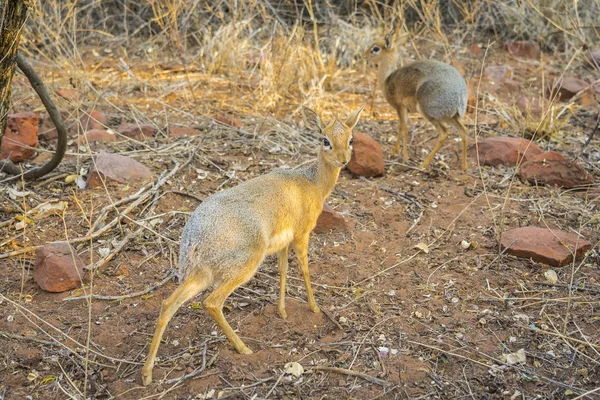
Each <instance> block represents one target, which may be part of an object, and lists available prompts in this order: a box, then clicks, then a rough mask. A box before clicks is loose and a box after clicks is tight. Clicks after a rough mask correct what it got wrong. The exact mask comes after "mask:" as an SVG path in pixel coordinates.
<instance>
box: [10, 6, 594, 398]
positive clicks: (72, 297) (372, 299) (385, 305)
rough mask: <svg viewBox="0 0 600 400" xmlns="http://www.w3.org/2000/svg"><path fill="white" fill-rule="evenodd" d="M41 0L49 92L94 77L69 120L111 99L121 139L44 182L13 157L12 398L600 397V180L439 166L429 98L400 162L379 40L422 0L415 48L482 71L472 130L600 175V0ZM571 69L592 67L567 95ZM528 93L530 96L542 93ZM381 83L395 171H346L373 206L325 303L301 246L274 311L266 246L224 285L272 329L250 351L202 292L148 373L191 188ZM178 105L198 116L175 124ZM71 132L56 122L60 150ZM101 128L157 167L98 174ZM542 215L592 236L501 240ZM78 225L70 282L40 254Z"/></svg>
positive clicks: (371, 108) (26, 104) (356, 216)
mask: <svg viewBox="0 0 600 400" xmlns="http://www.w3.org/2000/svg"><path fill="white" fill-rule="evenodd" d="M7 1H8V0H7ZM31 3H32V11H31V12H30V14H29V16H28V20H27V22H26V25H25V27H24V30H23V33H22V44H21V48H20V51H21V52H22V53H23V54H25V55H26V56H27V58H28V60H30V62H31V63H32V64H33V66H34V67H35V69H36V71H37V72H38V74H39V75H40V76H41V77H42V79H43V80H44V81H45V83H46V85H47V86H48V88H49V90H50V91H51V92H52V93H54V92H55V90H58V89H69V90H72V91H74V93H75V94H76V96H75V95H74V94H72V95H70V96H67V95H64V94H63V95H62V97H61V96H58V95H56V96H54V95H53V96H54V100H55V101H56V102H57V105H58V106H59V108H61V113H62V114H63V118H65V120H66V121H67V124H68V125H69V126H70V129H71V133H72V135H73V136H75V135H76V134H77V132H78V131H80V130H86V129H88V128H89V127H90V126H92V125H94V124H93V123H91V122H90V121H89V119H90V118H89V116H90V115H92V110H100V111H102V112H103V113H104V114H105V115H106V122H104V123H102V124H100V127H101V128H106V129H108V128H110V132H112V133H111V134H114V135H116V137H117V139H116V141H111V142H107V143H94V142H91V141H87V140H88V139H87V136H80V137H83V138H84V139H80V140H82V141H81V143H79V144H77V145H75V144H74V143H72V142H70V143H69V147H68V150H67V154H66V157H65V160H64V161H63V163H62V164H61V165H60V166H59V168H58V169H57V170H56V171H54V172H53V173H51V174H50V175H48V176H47V177H45V178H44V180H42V181H37V182H35V181H34V182H25V181H23V180H17V181H14V180H9V178H10V177H9V176H7V175H5V174H3V173H2V172H0V277H2V279H0V348H2V349H3V351H2V356H1V357H0V399H4V398H6V399H12V398H24V397H25V396H31V398H34V399H35V398H46V399H49V398H61V399H62V398H75V399H83V398H106V399H112V398H119V399H141V398H155V397H156V398H185V399H187V398H190V399H191V398H197V399H208V398H215V399H216V398H236V399H237V398H257V399H258V398H323V397H324V396H328V397H329V398H360V399H363V398H364V399H375V398H380V399H384V398H398V399H425V398H439V399H446V398H448V399H450V398H456V399H458V398H474V399H479V398H489V399H505V398H506V399H508V398H510V399H533V398H552V399H584V398H585V399H593V398H598V397H599V396H600V379H599V378H598V377H599V376H600V374H599V365H600V353H599V351H600V336H599V334H598V332H599V331H600V330H599V325H598V324H600V319H598V317H597V315H598V310H599V306H600V284H599V282H600V270H599V268H598V265H599V263H600V255H599V252H598V246H599V244H600V222H599V214H598V207H599V201H600V200H599V199H600V192H599V191H598V184H597V183H596V184H594V185H591V186H588V187H586V188H576V189H560V188H556V187H552V186H542V185H535V184H534V185H531V184H526V183H523V182H522V181H521V180H519V178H518V166H517V167H508V166H497V167H488V166H483V165H477V164H471V165H470V166H469V170H468V171H467V173H461V172H460V171H459V168H458V165H459V163H458V158H457V154H455V149H457V148H458V147H457V145H456V143H452V141H451V140H449V141H448V144H447V145H446V146H444V147H443V148H442V149H441V150H440V152H439V153H438V156H437V158H436V159H435V160H434V161H433V162H432V165H433V169H432V170H431V171H429V172H425V171H422V170H420V169H419V168H417V167H416V165H418V163H419V161H422V160H423V159H424V157H425V155H426V154H422V153H420V150H419V149H423V150H424V151H425V152H426V153H427V152H428V151H429V150H430V149H431V147H432V146H433V143H434V139H435V137H436V134H435V131H434V130H433V128H432V127H431V125H429V124H428V123H427V121H425V120H423V119H422V118H420V117H419V116H418V115H417V114H414V115H413V114H411V115H410V118H409V125H408V126H409V141H412V144H413V146H411V147H410V149H411V150H410V151H411V152H412V153H411V163H410V164H405V163H403V162H402V161H401V160H400V159H398V157H397V156H395V155H394V154H393V152H392V149H393V148H394V146H395V144H396V142H395V141H396V131H397V125H396V124H397V116H396V113H395V110H393V109H392V108H391V107H389V106H388V105H387V104H386V102H385V100H384V99H383V97H382V96H381V95H380V94H374V90H375V84H376V82H375V74H374V72H373V70H372V69H371V68H368V66H367V64H366V62H367V61H366V60H365V58H364V57H363V52H364V51H365V50H367V48H368V46H369V45H370V44H371V43H373V42H374V41H375V40H376V39H379V38H381V37H382V36H383V35H384V34H385V32H387V31H388V29H389V28H390V23H391V21H392V20H393V19H394V18H396V17H400V21H401V22H402V23H401V29H402V30H404V31H406V32H410V38H409V41H408V43H407V44H406V45H405V46H404V47H403V48H402V49H401V53H402V57H403V58H405V59H430V58H431V59H437V60H440V61H445V62H448V63H450V64H452V65H453V66H455V67H456V68H457V69H458V70H459V71H460V72H461V73H462V74H463V76H464V77H465V79H466V80H467V83H468V86H469V90H470V99H469V114H468V117H467V121H466V125H467V127H468V129H469V135H470V143H471V142H474V143H477V141H478V140H480V139H481V138H483V137H491V136H512V137H517V138H520V137H524V138H531V139H532V140H533V141H534V142H535V144H537V145H538V146H539V147H540V148H541V149H542V150H543V151H548V150H554V151H558V152H560V153H562V154H563V155H564V156H565V157H566V158H568V159H571V160H574V162H575V161H576V162H577V163H579V164H580V165H581V166H582V167H583V168H585V169H586V170H587V171H589V173H590V174H591V175H592V176H593V177H594V179H595V180H596V182H597V181H598V179H600V166H599V165H600V137H598V135H596V136H595V137H593V138H592V140H591V142H590V144H589V145H587V147H585V149H583V148H582V145H583V143H584V142H585V141H586V139H587V138H588V136H589V135H590V133H591V132H592V129H593V128H594V126H597V121H598V120H599V118H600V116H599V112H600V109H599V105H598V104H599V100H600V86H599V85H600V82H599V81H598V79H599V76H600V75H599V71H600V69H599V68H597V61H594V58H593V56H592V51H593V50H594V49H598V48H599V47H600V23H599V22H598V15H600V1H599V0H589V1H563V0H500V1H492V0H480V1H472V2H464V1H459V0H405V1H392V0H383V1H372V0H365V1H353V2H333V1H327V0H304V1H299V0H294V1H281V0H251V1H239V0H238V1H234V0H231V1H229V0H228V1H225V0H222V1H209V0H197V1H191V2H187V1H183V0H152V1H142V0H109V1H92V0H80V1H76V0H68V1H58V0H48V1H35V2H31ZM0 17H1V16H0ZM2 21H3V22H2V23H4V20H2ZM516 40H526V41H532V42H534V43H537V44H538V45H539V46H540V48H541V57H540V58H539V59H528V58H524V57H515V56H512V55H510V54H509V53H508V52H507V51H506V50H505V44H506V43H507V42H509V41H516ZM490 65H508V66H510V67H511V69H512V76H510V77H509V78H505V79H502V80H499V81H497V82H494V81H491V80H489V79H487V78H485V76H484V71H485V68H486V67H487V66H490ZM565 77H575V78H579V79H580V80H582V81H583V82H585V83H586V84H587V86H585V87H584V89H583V90H579V91H577V93H575V94H573V96H571V97H569V98H568V99H563V100H561V98H560V95H559V94H558V89H559V85H560V82H561V79H564V78H565ZM596 88H597V89H596ZM519 97H525V98H527V99H529V100H527V101H524V103H523V104H526V105H527V107H525V109H523V108H520V107H519V106H518V101H517V100H518V99H519ZM12 98H13V103H12V106H11V110H10V112H20V111H33V112H36V113H38V114H40V116H42V118H43V117H44V114H43V113H44V110H43V107H42V104H41V102H39V100H38V98H37V97H36V95H35V93H34V92H33V91H32V89H31V87H30V86H29V83H28V82H27V80H26V79H25V78H24V76H23V75H22V74H21V73H17V74H16V75H15V78H14V79H13V97H12ZM531 99H537V100H538V101H539V110H536V112H535V113H534V112H533V109H532V106H531V104H533V103H532V102H531ZM365 102H367V108H366V110H365V113H364V114H363V117H362V118H363V119H362V121H361V122H360V123H359V125H358V126H357V129H358V130H360V131H362V132H365V133H367V134H369V135H370V136H372V137H373V138H375V139H376V140H377V141H378V142H379V143H380V144H381V146H382V148H383V153H384V156H385V166H386V172H385V176H383V177H381V178H373V179H365V178H362V179H361V178H356V177H354V176H352V175H351V174H350V173H348V172H343V173H342V175H341V176H340V180H339V184H338V186H336V189H335V191H334V192H333V194H332V196H330V198H329V200H328V202H329V204H330V205H331V206H332V208H333V209H335V210H336V211H338V212H339V213H341V215H343V216H344V218H346V221H347V224H348V226H349V227H350V228H349V230H348V231H337V232H331V233H327V234H319V235H315V236H314V237H313V239H312V241H311V246H310V248H309V257H310V260H311V261H310V263H311V278H312V282H313V286H314V289H315V296H316V298H317V302H318V303H319V305H320V306H321V308H322V310H323V314H320V315H315V314H312V313H310V311H309V310H308V308H307V307H306V305H305V298H306V291H305V289H304V285H303V283H302V279H301V276H300V273H299V272H298V269H297V268H296V266H297V264H296V263H295V261H292V262H291V263H290V266H291V268H290V276H289V277H288V286H289V288H288V299H289V301H288V303H287V307H288V311H287V312H288V320H287V321H283V320H281V319H280V318H279V317H278V316H277V296H278V291H277V284H278V281H279V276H278V272H277V263H276V260H275V259H274V258H273V259H271V258H269V259H267V261H266V262H265V263H264V265H263V266H262V268H261V269H260V270H259V272H258V273H257V275H256V276H255V278H254V279H252V280H251V281H250V282H248V284H246V285H244V286H242V287H241V288H240V289H239V290H237V291H236V292H235V293H234V294H233V295H232V296H231V298H230V300H229V301H228V302H227V303H226V306H225V312H226V314H227V319H228V320H229V321H230V323H231V324H232V326H233V327H234V329H235V328H236V326H240V327H243V329H242V330H241V331H240V333H242V334H244V335H247V336H244V337H242V339H243V340H244V341H247V342H248V344H249V345H250V346H251V347H252V348H253V349H255V354H254V355H253V356H240V355H237V354H234V353H233V351H232V350H231V349H230V348H229V346H228V345H227V343H226V342H225V340H226V339H225V337H224V336H223V335H222V333H221V332H220V331H218V330H217V329H216V326H215V325H214V324H213V322H212V320H211V319H210V317H209V316H208V315H207V313H206V312H205V311H204V310H199V308H202V303H201V301H200V300H201V298H200V297H199V298H198V299H196V300H193V301H192V302H191V303H190V304H188V305H186V306H184V307H183V308H182V309H181V311H180V312H179V314H178V315H177V316H176V317H175V318H174V319H173V321H172V322H171V324H172V325H171V327H170V329H169V330H168V331H167V334H166V336H165V338H164V341H163V344H162V345H161V353H162V355H161V357H160V359H159V360H158V361H157V366H156V367H155V375H154V377H155V381H156V383H155V384H153V386H150V387H149V388H142V387H141V385H140V383H141V381H140V370H141V367H142V365H143V363H144V361H145V358H144V357H145V355H146V354H147V346H148V345H149V341H150V338H151V335H152V332H153V330H154V322H155V320H156V317H157V315H158V312H159V310H160V306H161V302H162V301H163V300H164V299H165V298H166V297H167V296H168V294H169V293H171V292H172V290H173V288H174V287H175V286H176V285H177V283H176V282H175V280H174V279H171V278H172V277H173V276H174V275H175V274H174V272H173V269H175V268H176V267H177V252H178V248H179V247H178V241H179V237H180V234H181V230H182V228H183V225H184V224H185V221H186V220H187V218H188V215H189V214H190V212H191V211H193V209H194V208H195V207H196V205H197V204H198V203H199V202H201V201H202V200H203V199H204V198H206V197H207V196H208V195H210V194H211V193H214V192H217V191H220V190H222V189H224V188H229V187H232V186H234V185H237V184H238V183H240V182H242V181H245V180H247V179H249V178H251V177H254V176H256V175H259V174H262V173H265V172H268V171H270V170H272V169H273V168H278V167H283V168H295V167H296V166H298V165H302V164H305V163H308V162H310V161H311V157H314V155H315V154H316V153H315V152H314V149H315V142H316V141H317V140H318V138H317V136H316V134H314V133H310V132H308V131H307V130H306V129H304V127H303V124H302V123H301V122H300V120H301V117H300V109H301V106H302V105H308V106H310V107H314V108H315V109H317V110H323V111H324V113H325V115H331V114H335V115H339V116H342V115H347V114H349V112H350V111H352V110H355V109H357V108H358V107H360V106H361V105H362V104H364V103H365ZM94 115H95V114H94ZM96 122H97V121H96ZM122 122H125V123H131V124H135V125H139V126H142V125H144V126H148V129H149V130H150V131H153V132H154V134H153V136H152V137H144V136H143V135H142V136H133V137H129V136H127V135H125V134H122V133H119V132H118V131H119V129H118V127H119V126H120V124H121V123H122ZM42 126H44V125H43V123H42ZM174 126H181V127H186V128H188V127H189V128H195V129H196V131H193V132H196V133H198V132H199V133H200V135H198V136H194V137H174V136H175V135H174V134H173V131H172V128H173V127H174ZM40 129H41V128H40ZM114 131H117V132H114ZM110 132H109V133H110ZM413 133H414V134H413ZM55 146H56V143H55V141H53V140H47V141H42V143H41V144H40V146H39V147H38V155H41V156H43V155H44V154H45V153H49V152H53V151H54V149H55ZM103 150H104V151H109V152H111V153H119V154H121V155H125V156H128V157H130V158H133V159H135V160H137V161H139V162H141V163H142V164H144V165H146V166H147V167H148V168H150V169H151V171H152V172H153V173H154V179H153V181H151V182H143V183H135V182H131V183H122V184H117V183H111V182H108V181H106V182H104V181H102V182H101V183H100V186H99V187H96V188H94V189H89V188H85V189H84V187H85V181H86V176H87V175H88V174H90V173H91V172H92V170H93V169H94V168H95V167H94V162H95V158H94V157H92V156H93V155H95V154H96V153H98V152H99V151H103ZM413 160H414V161H413ZM39 162H42V161H39V160H36V161H35V162H34V161H30V162H27V163H26V164H31V165H33V164H34V163H39ZM519 163H521V161H519ZM529 225H536V226H541V227H548V228H552V229H561V230H563V231H568V232H570V233H575V234H577V235H579V237H581V238H582V239H586V240H588V241H589V242H591V244H592V249H591V250H590V251H589V252H587V253H586V255H585V256H583V257H581V258H577V259H576V260H574V261H573V262H572V263H570V264H569V265H567V266H564V267H556V268H550V267H548V266H547V265H544V264H540V263H538V262H535V261H532V260H527V259H519V258H516V257H514V256H511V255H509V254H508V253H507V252H506V251H503V250H501V249H500V248H499V246H498V241H499V238H500V235H501V234H502V233H503V232H505V231H506V230H507V229H510V228H515V227H521V226H529ZM59 240H61V241H68V242H70V243H71V245H72V248H73V249H74V250H75V251H76V253H77V254H78V255H79V257H81V259H82V260H83V261H84V262H85V264H86V265H88V266H91V269H92V272H93V274H92V275H93V279H92V280H91V281H90V282H89V283H88V284H86V285H84V286H83V287H82V288H81V289H76V290H72V291H70V292H68V293H64V294H52V293H48V292H44V291H42V290H41V289H40V288H39V287H38V285H37V284H36V283H35V282H34V280H33V278H32V269H33V265H34V262H35V261H34V256H35V248H36V247H37V246H41V245H43V244H46V243H49V242H54V241H59ZM550 271H551V272H550ZM159 355H160V354H159ZM523 356H524V357H525V361H524V362H523V359H522V357H523ZM288 363H295V364H288ZM296 364H299V365H300V367H301V368H302V369H300V367H299V366H298V365H296Z"/></svg>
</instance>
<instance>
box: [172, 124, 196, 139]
mask: <svg viewBox="0 0 600 400" xmlns="http://www.w3.org/2000/svg"><path fill="white" fill-rule="evenodd" d="M198 135H200V131H199V130H198V129H196V128H191V127H189V126H170V127H169V136H170V137H185V136H198Z"/></svg>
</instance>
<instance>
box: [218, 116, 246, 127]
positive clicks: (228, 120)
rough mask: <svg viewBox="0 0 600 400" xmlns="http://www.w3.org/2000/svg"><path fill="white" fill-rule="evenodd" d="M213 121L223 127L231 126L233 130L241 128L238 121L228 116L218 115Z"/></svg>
mask: <svg viewBox="0 0 600 400" xmlns="http://www.w3.org/2000/svg"><path fill="white" fill-rule="evenodd" d="M215 119H216V120H217V121H219V122H221V123H223V124H225V125H229V126H233V127H234V128H239V127H240V126H241V124H240V121H239V120H237V119H235V118H233V117H231V116H229V115H225V114H221V115H218V116H217V117H216V118H215Z"/></svg>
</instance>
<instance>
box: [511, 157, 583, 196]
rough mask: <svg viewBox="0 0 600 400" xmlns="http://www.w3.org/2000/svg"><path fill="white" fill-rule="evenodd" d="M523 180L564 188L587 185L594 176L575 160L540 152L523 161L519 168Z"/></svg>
mask: <svg viewBox="0 0 600 400" xmlns="http://www.w3.org/2000/svg"><path fill="white" fill-rule="evenodd" d="M519 176H520V177H521V179H522V180H523V181H526V182H529V183H531V184H535V185H538V184H542V185H556V186H559V187H564V188H574V187H578V186H588V185H592V184H593V183H594V177H593V176H592V175H591V174H590V173H589V172H588V171H586V170H585V169H584V168H583V167H582V166H580V165H579V164H577V163H576V162H575V161H572V160H566V159H565V158H564V157H563V156H562V155H561V154H559V153H556V152H550V153H542V154H539V155H537V156H536V157H535V158H534V159H533V160H531V161H527V162H524V163H523V164H521V168H520V169H519Z"/></svg>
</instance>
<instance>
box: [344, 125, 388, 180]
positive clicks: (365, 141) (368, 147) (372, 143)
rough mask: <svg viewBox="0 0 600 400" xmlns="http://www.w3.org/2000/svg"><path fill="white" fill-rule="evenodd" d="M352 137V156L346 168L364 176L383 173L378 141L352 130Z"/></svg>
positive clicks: (381, 154)
mask: <svg viewBox="0 0 600 400" xmlns="http://www.w3.org/2000/svg"><path fill="white" fill-rule="evenodd" d="M352 137H353V144H352V158H351V159H350V162H349V163H348V165H347V168H348V170H350V172H352V173H353V174H355V175H358V176H364V177H366V178H370V177H373V176H380V175H383V173H384V171H385V167H384V163H383V151H382V150H381V146H380V145H379V143H377V141H376V140H375V139H373V138H372V137H371V136H369V135H367V134H366V133H362V132H354V133H353V135H352Z"/></svg>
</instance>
